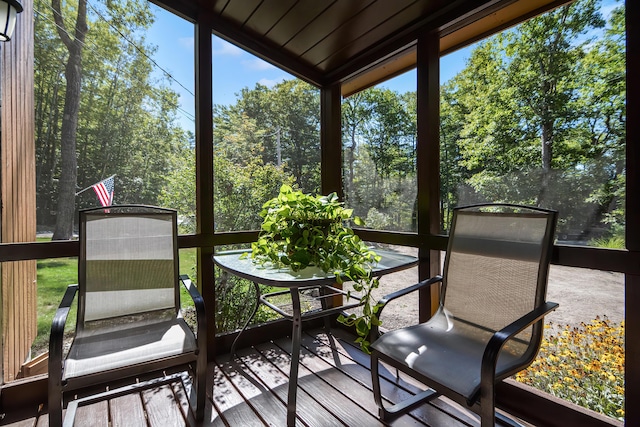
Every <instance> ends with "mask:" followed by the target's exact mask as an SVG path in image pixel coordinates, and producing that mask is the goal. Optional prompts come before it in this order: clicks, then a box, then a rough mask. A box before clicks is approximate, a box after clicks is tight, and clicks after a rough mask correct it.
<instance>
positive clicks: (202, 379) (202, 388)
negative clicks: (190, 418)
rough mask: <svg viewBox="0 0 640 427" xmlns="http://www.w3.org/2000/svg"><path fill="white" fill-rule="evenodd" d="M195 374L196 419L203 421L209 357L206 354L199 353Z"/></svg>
mask: <svg viewBox="0 0 640 427" xmlns="http://www.w3.org/2000/svg"><path fill="white" fill-rule="evenodd" d="M194 374H195V378H194V382H195V384H194V385H195V387H196V414H195V415H196V421H202V420H203V419H204V409H205V402H206V400H207V359H206V356H204V354H203V355H200V354H199V355H198V360H197V361H196V370H195V372H194Z"/></svg>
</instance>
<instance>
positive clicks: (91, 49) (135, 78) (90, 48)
mask: <svg viewBox="0 0 640 427" xmlns="http://www.w3.org/2000/svg"><path fill="white" fill-rule="evenodd" d="M34 6H35V5H34ZM47 6H48V7H49V8H50V9H51V10H52V11H53V13H57V11H56V10H55V9H54V8H53V7H52V6H51V5H47ZM34 12H35V13H36V14H37V15H38V16H40V17H41V18H42V19H44V20H46V21H47V22H49V23H50V24H52V25H54V26H55V27H57V28H59V29H60V30H61V31H63V32H64V33H65V34H67V35H68V36H69V37H71V38H74V37H72V36H71V35H70V34H69V32H68V31H67V29H66V28H64V27H62V26H60V25H58V24H57V23H56V22H55V21H54V20H52V19H51V18H49V16H48V15H47V14H46V13H44V12H42V11H41V10H39V9H38V8H37V7H34ZM126 41H127V42H129V43H131V42H130V41H129V40H126ZM80 44H81V45H82V47H83V48H84V49H86V50H88V51H89V52H91V53H92V54H94V55H96V56H98V57H100V58H102V59H103V60H104V61H105V62H108V61H110V60H109V59H108V58H106V57H105V56H104V55H103V54H102V53H101V52H100V51H99V50H98V49H99V48H98V46H97V45H96V44H95V43H91V45H89V44H88V43H87V42H86V41H85V42H80ZM136 49H138V51H139V52H141V51H140V49H139V48H137V47H136ZM145 57H147V59H150V58H149V57H148V56H147V55H145ZM154 63H155V62H154ZM63 65H64V64H63ZM156 65H157V64H156ZM163 71H164V70H163ZM119 72H120V73H122V74H124V75H126V76H127V77H128V78H129V79H131V80H133V81H138V82H141V83H143V81H142V80H141V79H139V77H138V76H137V75H135V74H133V73H129V72H128V71H126V70H119ZM165 74H167V75H169V74H168V73H166V72H165ZM174 80H175V79H174ZM176 81H177V80H176ZM178 83H179V82H178ZM181 86H182V85H181ZM183 87H184V86H183ZM149 88H150V90H151V91H153V92H154V93H155V94H156V95H157V94H158V92H157V89H156V88H155V87H153V86H149ZM189 93H190V94H191V95H193V93H191V92H189ZM176 109H177V111H178V112H179V113H180V114H182V115H183V116H184V117H186V118H187V119H188V120H190V121H192V122H194V123H195V116H194V115H193V114H191V113H190V112H188V111H186V110H184V109H182V108H180V107H176Z"/></svg>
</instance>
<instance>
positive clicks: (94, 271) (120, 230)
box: [49, 206, 207, 426]
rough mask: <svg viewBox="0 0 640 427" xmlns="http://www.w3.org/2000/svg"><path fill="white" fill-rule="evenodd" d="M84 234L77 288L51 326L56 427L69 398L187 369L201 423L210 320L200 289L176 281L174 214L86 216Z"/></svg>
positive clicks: (129, 209) (121, 210)
mask: <svg viewBox="0 0 640 427" xmlns="http://www.w3.org/2000/svg"><path fill="white" fill-rule="evenodd" d="M79 235H80V256H79V259H78V285H70V286H69V287H68V288H67V291H66V293H65V295H64V298H63V300H62V303H61V304H60V307H59V309H58V311H57V312H56V315H55V317H54V320H53V324H52V327H51V336H50V342H49V424H50V426H59V425H61V423H62V408H63V393H65V392H67V391H70V390H78V389H81V388H87V387H90V386H91V387H93V386H96V385H106V384H109V383H111V382H122V381H121V380H125V379H129V380H131V379H132V378H133V379H135V378H138V377H145V378H149V377H151V374H152V373H154V374H157V376H162V375H163V373H164V374H166V373H168V372H169V373H175V372H181V371H182V372H184V371H188V370H189V368H191V371H192V372H193V374H194V379H193V388H192V392H194V393H192V394H194V395H195V402H193V400H194V399H193V396H192V402H191V403H192V405H194V406H195V418H196V419H198V420H200V419H202V418H203V416H204V402H205V394H206V389H205V384H206V364H207V355H206V348H207V346H206V336H207V334H206V318H205V313H204V302H203V299H202V297H201V296H200V294H199V293H198V291H197V289H196V288H195V286H194V285H193V284H192V283H191V281H190V280H189V277H188V276H180V277H179V276H178V247H177V213H176V211H174V210H169V209H162V208H155V207H148V206H110V207H109V208H108V210H105V208H98V209H89V210H84V211H81V212H80V233H79ZM179 280H180V281H181V282H182V283H183V284H184V285H185V287H186V288H187V290H188V292H189V294H190V296H191V298H192V299H193V301H194V304H195V308H196V316H197V337H196V336H194V334H193V332H192V331H191V329H190V328H189V327H188V326H187V324H186V323H185V321H184V319H183V318H182V316H181V314H180V294H179V290H180V289H179V283H178V282H179ZM76 292H78V316H77V322H76V329H75V336H74V339H73V342H72V344H71V347H70V349H69V351H68V354H67V356H66V358H64V359H63V335H64V326H65V322H66V317H67V314H68V312H69V309H70V305H71V302H72V300H73V299H74V297H75V294H76ZM143 386H144V383H143V384H140V387H143ZM103 390H104V389H103ZM67 412H68V413H69V411H67ZM67 418H68V417H67Z"/></svg>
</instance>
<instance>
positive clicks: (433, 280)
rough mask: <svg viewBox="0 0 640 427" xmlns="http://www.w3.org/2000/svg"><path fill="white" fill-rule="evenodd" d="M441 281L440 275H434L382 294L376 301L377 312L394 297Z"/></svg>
mask: <svg viewBox="0 0 640 427" xmlns="http://www.w3.org/2000/svg"><path fill="white" fill-rule="evenodd" d="M441 281H442V276H434V277H432V278H430V279H426V280H423V281H421V282H419V283H416V284H415V285H412V286H409V287H407V288H403V289H400V290H397V291H395V292H392V293H390V294H387V295H385V296H383V297H382V298H381V299H380V300H379V301H378V305H379V306H380V310H379V311H378V313H380V311H382V309H383V308H384V306H385V305H387V303H389V302H391V301H393V300H394V299H396V298H400V297H403V296H405V295H407V294H410V293H411V292H414V291H417V290H419V289H422V288H425V287H428V286H431V285H433V284H434V283H438V282H441Z"/></svg>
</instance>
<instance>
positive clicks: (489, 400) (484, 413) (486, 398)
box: [480, 383, 496, 427]
mask: <svg viewBox="0 0 640 427" xmlns="http://www.w3.org/2000/svg"><path fill="white" fill-rule="evenodd" d="M480 390H481V391H480V426H481V427H495V425H496V406H495V405H496V398H495V396H496V395H495V390H494V388H493V383H492V384H488V385H486V386H485V385H484V384H483V385H482V386H481V389H480Z"/></svg>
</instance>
